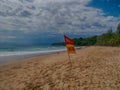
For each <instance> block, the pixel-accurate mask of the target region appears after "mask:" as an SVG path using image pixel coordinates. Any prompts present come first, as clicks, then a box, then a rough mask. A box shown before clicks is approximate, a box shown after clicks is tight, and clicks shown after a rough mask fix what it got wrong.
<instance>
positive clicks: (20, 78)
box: [0, 46, 120, 90]
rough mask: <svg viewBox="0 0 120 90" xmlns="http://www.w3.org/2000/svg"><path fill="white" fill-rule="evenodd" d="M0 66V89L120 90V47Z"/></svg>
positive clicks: (30, 59) (82, 51)
mask: <svg viewBox="0 0 120 90" xmlns="http://www.w3.org/2000/svg"><path fill="white" fill-rule="evenodd" d="M71 61H72V66H71V64H70V63H69V59H68V55H67V52H57V53H53V54H49V55H44V56H35V57H31V58H27V59H23V60H21V61H16V62H12V63H8V64H2V65H0V90H120V47H99V46H91V47H86V48H82V49H77V54H76V55H71Z"/></svg>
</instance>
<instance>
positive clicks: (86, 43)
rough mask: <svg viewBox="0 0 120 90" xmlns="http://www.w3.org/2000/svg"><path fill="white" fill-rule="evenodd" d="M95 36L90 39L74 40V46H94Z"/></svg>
mask: <svg viewBox="0 0 120 90" xmlns="http://www.w3.org/2000/svg"><path fill="white" fill-rule="evenodd" d="M96 40H97V36H93V37H90V38H84V39H83V38H79V39H77V38H75V39H74V42H75V45H76V46H89V45H94V44H95V43H96Z"/></svg>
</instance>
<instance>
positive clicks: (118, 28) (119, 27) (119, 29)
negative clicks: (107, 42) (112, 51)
mask: <svg viewBox="0 0 120 90" xmlns="http://www.w3.org/2000/svg"><path fill="white" fill-rule="evenodd" d="M116 33H117V34H119V35H120V23H119V24H118V26H117V32H116Z"/></svg>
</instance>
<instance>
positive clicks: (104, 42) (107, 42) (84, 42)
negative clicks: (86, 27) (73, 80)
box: [52, 23, 120, 46]
mask: <svg viewBox="0 0 120 90" xmlns="http://www.w3.org/2000/svg"><path fill="white" fill-rule="evenodd" d="M73 40H74V42H75V45H76V46H91V45H101V46H120V23H119V24H118V26H117V30H116V32H113V30H112V28H110V29H109V30H108V31H107V32H106V33H104V34H102V35H99V36H92V37H88V38H82V37H80V38H74V39H73ZM52 45H57V46H59V45H65V43H64V42H60V43H53V44H52Z"/></svg>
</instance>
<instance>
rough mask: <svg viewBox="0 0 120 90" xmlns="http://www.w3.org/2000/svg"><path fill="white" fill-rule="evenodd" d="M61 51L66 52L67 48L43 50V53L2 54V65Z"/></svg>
mask: <svg viewBox="0 0 120 90" xmlns="http://www.w3.org/2000/svg"><path fill="white" fill-rule="evenodd" d="M61 52H65V50H53V51H50V52H43V53H40V52H38V53H30V54H25V55H12V56H0V65H4V64H9V63H14V62H20V61H23V60H25V59H30V58H33V57H40V56H46V55H52V54H56V53H61Z"/></svg>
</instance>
